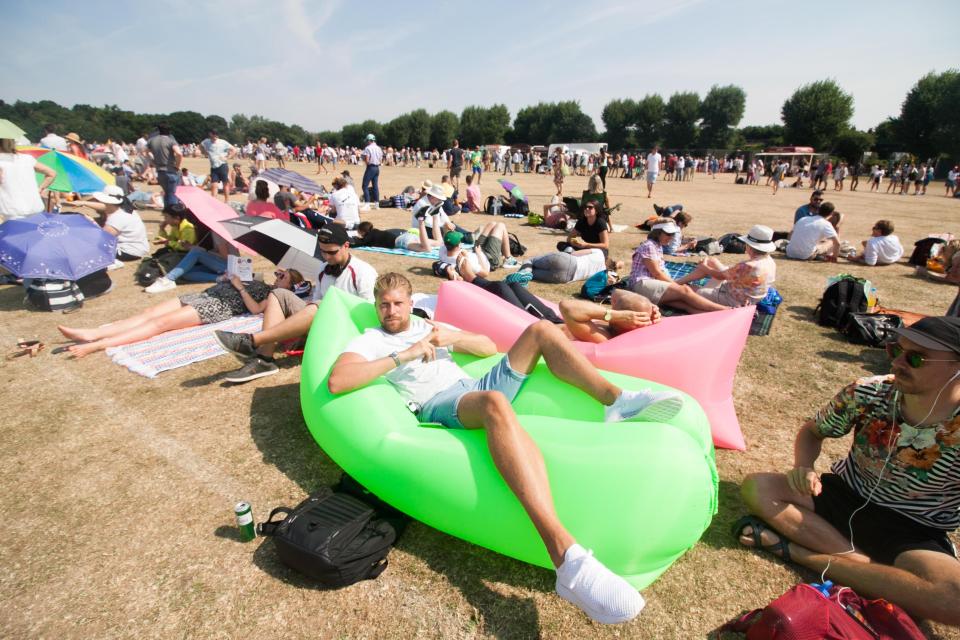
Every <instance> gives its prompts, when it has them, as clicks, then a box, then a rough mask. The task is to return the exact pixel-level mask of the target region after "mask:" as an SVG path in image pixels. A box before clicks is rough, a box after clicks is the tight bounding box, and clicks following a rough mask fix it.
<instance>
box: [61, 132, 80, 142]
mask: <svg viewBox="0 0 960 640" xmlns="http://www.w3.org/2000/svg"><path fill="white" fill-rule="evenodd" d="M64 140H66V141H67V142H76V143H77V144H83V140H81V139H80V136H78V135H77V134H75V133H73V132H72V131H71V132H70V133H68V134H67V135H66V136H64Z"/></svg>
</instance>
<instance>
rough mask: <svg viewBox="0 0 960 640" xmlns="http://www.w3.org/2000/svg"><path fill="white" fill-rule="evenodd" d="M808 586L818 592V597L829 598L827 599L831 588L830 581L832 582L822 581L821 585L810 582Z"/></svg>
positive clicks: (831, 583)
mask: <svg viewBox="0 0 960 640" xmlns="http://www.w3.org/2000/svg"><path fill="white" fill-rule="evenodd" d="M810 586H811V587H813V588H814V589H816V590H817V591H819V592H820V595H822V596H823V597H824V598H829V597H830V589H831V588H832V587H833V581H832V580H824V581H823V584H820V583H818V582H811V583H810Z"/></svg>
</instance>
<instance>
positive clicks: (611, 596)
mask: <svg viewBox="0 0 960 640" xmlns="http://www.w3.org/2000/svg"><path fill="white" fill-rule="evenodd" d="M557 594H558V595H559V596H560V597H561V598H563V599H564V600H567V601H569V602H572V603H573V604H575V605H576V606H577V607H579V608H580V609H581V610H583V612H584V613H586V614H587V615H588V616H590V618H591V619H592V620H595V621H596V622H602V623H604V624H618V623H620V622H627V621H628V620H632V619H633V618H635V617H637V615H638V614H639V613H640V611H641V610H643V606H644V604H645V603H644V601H643V596H641V595H640V593H639V592H638V591H637V590H636V589H634V588H633V587H631V586H630V583H628V582H627V581H626V580H624V579H623V578H621V577H620V576H618V575H617V574H615V573H613V572H612V571H610V569H607V568H606V567H605V566H603V564H602V563H601V562H600V561H599V560H597V559H596V558H594V557H593V552H592V551H587V550H586V549H584V548H583V547H581V546H580V545H579V544H574V545H572V546H571V547H570V548H569V549H567V552H566V553H565V554H564V556H563V564H562V565H560V566H559V567H557Z"/></svg>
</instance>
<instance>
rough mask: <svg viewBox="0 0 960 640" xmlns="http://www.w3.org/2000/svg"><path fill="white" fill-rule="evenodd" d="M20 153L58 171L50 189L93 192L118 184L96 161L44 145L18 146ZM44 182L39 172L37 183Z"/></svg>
mask: <svg viewBox="0 0 960 640" xmlns="http://www.w3.org/2000/svg"><path fill="white" fill-rule="evenodd" d="M17 152H18V153H26V154H29V155H31V156H33V157H34V158H36V159H37V162H39V163H40V164H43V165H46V166H48V167H50V168H51V169H53V170H54V171H56V172H57V178H56V180H54V181H53V184H51V185H50V191H61V192H65V193H69V192H71V191H73V192H76V193H93V192H94V191H103V188H104V187H105V186H106V185H108V184H116V180H114V178H113V176H112V175H110V174H109V173H108V172H107V171H106V170H104V169H103V168H102V167H99V166H97V164H96V163H94V162H90V161H89V160H86V159H84V158H80V157H78V156H75V155H73V154H72V153H64V152H62V151H55V150H50V149H44V148H43V147H17ZM41 182H43V176H42V175H40V174H37V185H38V186H39V184H40V183H41Z"/></svg>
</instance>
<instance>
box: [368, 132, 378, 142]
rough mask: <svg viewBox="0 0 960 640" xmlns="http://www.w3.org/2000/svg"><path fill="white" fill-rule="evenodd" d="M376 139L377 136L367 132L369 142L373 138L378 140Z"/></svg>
mask: <svg viewBox="0 0 960 640" xmlns="http://www.w3.org/2000/svg"><path fill="white" fill-rule="evenodd" d="M376 139H377V136H375V135H373V134H372V133H368V134H367V142H370V141H371V140H376Z"/></svg>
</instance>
